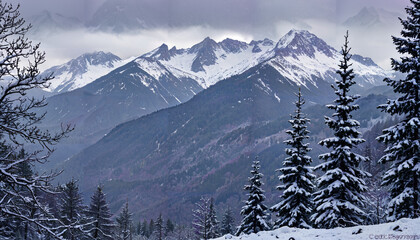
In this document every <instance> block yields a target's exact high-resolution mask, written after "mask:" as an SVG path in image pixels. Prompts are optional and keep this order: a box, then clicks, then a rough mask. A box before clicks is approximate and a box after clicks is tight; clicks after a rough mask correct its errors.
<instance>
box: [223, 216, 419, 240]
mask: <svg viewBox="0 0 420 240" xmlns="http://www.w3.org/2000/svg"><path fill="white" fill-rule="evenodd" d="M217 239H218V240H222V239H232V240H235V239H243V240H256V239H258V240H260V239H261V240H274V239H276V240H277V239H280V240H293V239H294V240H303V239H305V240H306V239H309V240H316V239H320V240H353V239H354V240H356V239H357V240H364V239H398V240H405V239H418V240H420V218H417V219H400V220H398V221H396V222H392V223H385V224H380V225H371V226H358V227H351V228H334V229H328V230H326V229H296V228H288V227H282V228H279V229H276V230H273V231H266V232H259V233H257V234H250V235H242V236H239V237H234V236H231V235H225V236H223V237H220V238H217Z"/></svg>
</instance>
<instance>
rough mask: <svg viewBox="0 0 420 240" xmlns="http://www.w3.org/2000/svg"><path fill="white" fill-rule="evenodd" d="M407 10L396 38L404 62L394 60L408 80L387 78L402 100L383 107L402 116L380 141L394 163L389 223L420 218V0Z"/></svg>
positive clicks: (386, 181) (387, 177)
mask: <svg viewBox="0 0 420 240" xmlns="http://www.w3.org/2000/svg"><path fill="white" fill-rule="evenodd" d="M411 4H412V5H411V6H409V7H407V8H406V12H407V14H408V16H407V19H405V20H403V19H401V23H402V25H403V30H402V31H401V35H402V36H401V37H392V39H393V41H394V44H395V45H396V46H397V50H398V52H399V53H401V54H403V56H402V57H401V60H397V59H392V67H393V69H394V70H395V71H399V72H401V73H404V74H405V76H406V77H405V79H399V80H392V79H385V82H386V83H387V84H388V85H389V86H391V87H392V88H393V90H394V92H395V93H398V94H399V97H398V98H397V99H394V100H388V102H387V104H384V105H381V106H379V107H380V108H381V109H382V110H383V111H385V112H387V113H389V114H391V115H394V116H399V117H400V118H401V121H400V122H398V123H397V124H396V125H394V126H392V127H390V128H387V129H385V130H384V131H383V135H381V136H379V137H378V140H379V141H381V142H384V143H385V144H387V148H386V150H385V155H384V156H383V157H382V158H381V159H380V162H381V163H387V162H390V163H391V166H390V168H389V170H388V171H387V172H386V173H385V175H384V176H383V181H382V183H383V184H384V185H389V186H390V195H391V201H390V202H389V204H388V207H387V213H386V214H387V220H389V221H395V220H397V219H400V218H417V217H419V216H420V208H419V205H420V201H419V197H420V188H419V181H420V163H419V158H420V141H419V135H420V133H419V128H420V117H419V113H420V111H419V106H420V98H419V86H420V67H419V64H420V47H419V46H420V34H419V33H420V1H419V0H411Z"/></svg>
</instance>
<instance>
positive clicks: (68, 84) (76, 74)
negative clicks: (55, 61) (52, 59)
mask: <svg viewBox="0 0 420 240" xmlns="http://www.w3.org/2000/svg"><path fill="white" fill-rule="evenodd" d="M132 60H133V58H129V59H125V60H122V59H121V58H119V57H118V56H116V55H114V54H112V53H104V52H102V51H101V52H94V53H86V54H83V55H81V56H79V57H77V58H75V59H72V60H70V61H69V62H67V63H64V64H62V65H59V66H54V67H52V68H49V69H47V70H45V71H44V72H43V73H42V75H43V76H47V75H49V74H53V76H54V79H53V80H51V81H50V86H49V88H46V89H44V90H46V91H49V92H52V93H54V94H57V93H61V92H66V91H71V90H74V89H76V88H81V87H83V86H85V85H87V84H89V83H91V82H93V81H94V80H96V79H98V78H99V77H101V76H104V75H106V74H108V73H109V72H111V71H112V70H114V69H116V68H118V67H120V66H122V65H124V64H126V63H128V62H130V61H132Z"/></svg>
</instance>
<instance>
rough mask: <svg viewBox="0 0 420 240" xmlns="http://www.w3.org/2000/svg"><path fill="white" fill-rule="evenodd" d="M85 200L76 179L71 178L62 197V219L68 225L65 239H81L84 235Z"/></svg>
mask: <svg viewBox="0 0 420 240" xmlns="http://www.w3.org/2000/svg"><path fill="white" fill-rule="evenodd" d="M82 203H83V200H82V197H81V195H80V193H79V186H78V185H77V181H76V180H75V179H72V180H70V181H69V182H68V183H66V185H65V186H64V188H63V191H62V193H61V199H60V219H61V221H62V222H63V223H64V224H65V225H67V226H68V227H67V229H66V231H65V233H64V235H63V236H64V238H65V239H71V240H75V239H80V238H81V236H83V232H82V230H81V227H80V226H81V225H83V224H84V223H85V222H84V220H85V215H84V212H83V210H84V209H85V207H84V206H83V204H82Z"/></svg>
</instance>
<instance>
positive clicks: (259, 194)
mask: <svg viewBox="0 0 420 240" xmlns="http://www.w3.org/2000/svg"><path fill="white" fill-rule="evenodd" d="M259 170H260V162H259V161H254V162H253V164H252V170H251V175H252V176H251V177H249V178H248V180H249V183H250V184H249V185H245V188H244V190H246V191H248V192H249V194H247V195H248V200H247V201H246V202H245V206H244V207H243V208H242V210H241V215H242V216H243V219H242V222H241V225H240V226H239V227H238V229H237V231H236V235H238V236H239V235H240V234H241V233H245V234H250V233H257V232H259V231H266V230H269V229H270V227H269V225H268V224H267V222H266V217H267V206H265V205H264V204H263V201H264V200H265V196H264V191H263V190H262V189H261V186H262V185H263V183H262V182H261V178H262V177H263V174H261V173H259Z"/></svg>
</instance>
